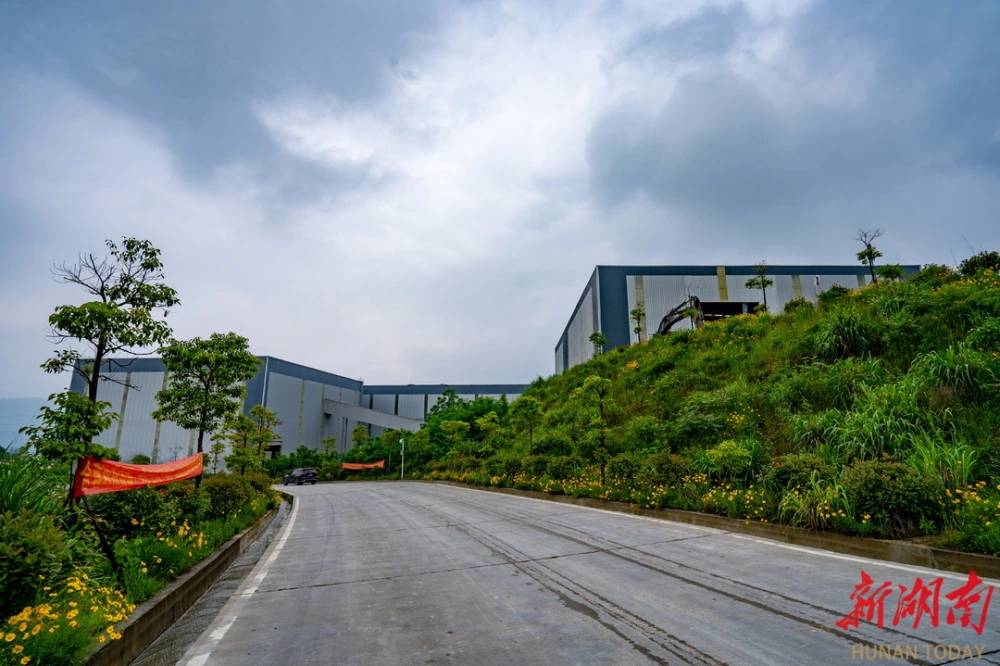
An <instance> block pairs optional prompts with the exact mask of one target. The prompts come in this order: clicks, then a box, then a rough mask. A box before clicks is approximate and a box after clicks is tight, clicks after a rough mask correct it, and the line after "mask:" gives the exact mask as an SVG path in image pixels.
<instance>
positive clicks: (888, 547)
mask: <svg viewBox="0 0 1000 666" xmlns="http://www.w3.org/2000/svg"><path fill="white" fill-rule="evenodd" d="M425 483H438V484H444V485H449V486H457V487H460V488H470V489H472V490H482V491H484V492H492V493H501V494H504V495H515V496H518V497H530V498H532V499H540V500H546V501H549V502H557V503H560V504H575V505H577V506H585V507H590V508H592V509H603V510H605V511H615V512H617V513H628V514H632V515H636V516H648V517H650V518H659V519H661V520H669V521H673V522H677V523H687V524H689V525H699V526H701V527H712V528H715V529H718V530H724V531H726V532H735V533H737V534H746V535H749V536H754V537H760V538H762V539H771V540H772V541H781V542H783V543H787V544H794V545H796V546H805V547H807V548H819V549H822V550H829V551H833V552H835V553H844V554H846V555H857V556H859V557H868V558H871V559H875V560H884V561H886V562H897V563H899V564H910V565H915V566H919V567H927V568H929V569H942V570H948V571H960V572H962V573H968V572H969V571H975V572H976V574H977V575H978V576H981V577H983V578H994V579H1000V558H998V557H993V556H992V555H979V554H975V553H962V552H959V551H955V550H945V549H943V548H932V547H930V546H921V545H918V544H913V543H906V542H902V541H887V540H882V539H865V538H862V537H854V536H845V535H842V534H833V533H831V532H819V531H814V530H806V529H802V528H799V527H789V526H787V525H775V524H772V523H761V522H754V521H746V520H739V519H737V518H725V517H723V516H716V515H713V514H710V513H700V512H698V511H683V510H681V509H644V508H642V507H638V506H635V505H633V504H626V503H624V502H612V501H610V500H600V499H594V498H591V497H572V496H570V495H556V494H552V493H543V492H539V491H536V490H518V489H516V488H496V487H493V486H474V485H471V484H468V483H461V482H458V481H426V482H425Z"/></svg>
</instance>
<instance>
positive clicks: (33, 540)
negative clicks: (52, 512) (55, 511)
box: [0, 509, 71, 618]
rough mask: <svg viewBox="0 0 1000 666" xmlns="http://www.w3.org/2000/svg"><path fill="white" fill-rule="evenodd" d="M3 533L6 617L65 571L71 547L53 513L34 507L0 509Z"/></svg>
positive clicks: (0, 572) (1, 608)
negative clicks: (41, 511) (45, 512)
mask: <svg viewBox="0 0 1000 666" xmlns="http://www.w3.org/2000/svg"><path fill="white" fill-rule="evenodd" d="M0 534H2V535H3V538H2V539H0V590H3V595H0V618H6V617H9V616H11V615H14V614H15V613H17V612H19V611H21V609H23V608H24V607H25V606H31V605H32V604H33V603H34V601H35V597H36V596H37V595H38V593H39V591H40V590H41V588H42V587H44V586H46V585H50V584H51V582H52V581H53V580H54V579H58V578H59V576H60V574H62V573H64V571H65V568H66V567H67V566H68V565H69V562H70V556H71V551H70V547H69V544H68V543H67V542H66V539H65V534H64V533H63V531H62V530H60V529H59V528H58V527H56V524H55V520H54V519H53V517H52V516H48V515H45V514H43V513H39V512H37V511H33V510H31V509H21V510H20V511H17V512H14V511H7V512H5V513H0ZM41 576H44V578H41Z"/></svg>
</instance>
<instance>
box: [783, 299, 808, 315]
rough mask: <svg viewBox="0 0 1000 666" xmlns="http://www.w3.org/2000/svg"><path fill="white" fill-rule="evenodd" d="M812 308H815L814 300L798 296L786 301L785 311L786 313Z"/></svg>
mask: <svg viewBox="0 0 1000 666" xmlns="http://www.w3.org/2000/svg"><path fill="white" fill-rule="evenodd" d="M812 309H813V304H812V301H810V300H808V299H805V298H802V297H801V296H799V297H798V298H793V299H792V300H790V301H788V302H787V303H785V309H784V311H785V312H786V313H792V312H798V311H801V310H812Z"/></svg>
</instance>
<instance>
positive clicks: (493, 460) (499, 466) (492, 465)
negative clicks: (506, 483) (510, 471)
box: [483, 456, 504, 476]
mask: <svg viewBox="0 0 1000 666" xmlns="http://www.w3.org/2000/svg"><path fill="white" fill-rule="evenodd" d="M503 463H504V459H503V458H501V457H500V456H490V457H489V458H487V459H486V460H485V461H484V462H483V469H484V470H486V473H487V474H489V475H490V476H503V470H504V464H503Z"/></svg>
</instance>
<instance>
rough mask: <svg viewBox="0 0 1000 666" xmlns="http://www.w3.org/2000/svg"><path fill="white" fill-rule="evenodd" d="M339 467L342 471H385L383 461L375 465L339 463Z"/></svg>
mask: <svg viewBox="0 0 1000 666" xmlns="http://www.w3.org/2000/svg"><path fill="white" fill-rule="evenodd" d="M340 466H341V467H343V468H344V469H372V468H374V467H381V468H382V469H385V461H384V460H379V461H378V462H375V463H340Z"/></svg>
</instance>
